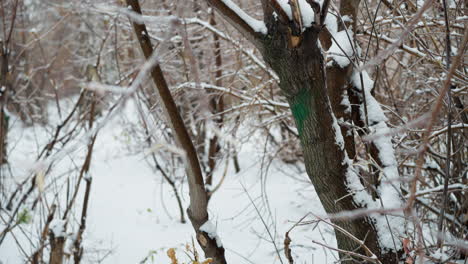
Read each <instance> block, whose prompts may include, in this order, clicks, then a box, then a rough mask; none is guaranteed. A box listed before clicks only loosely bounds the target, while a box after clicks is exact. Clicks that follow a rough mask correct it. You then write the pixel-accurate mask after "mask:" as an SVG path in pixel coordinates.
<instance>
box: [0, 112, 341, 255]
mask: <svg viewBox="0 0 468 264" xmlns="http://www.w3.org/2000/svg"><path fill="white" fill-rule="evenodd" d="M133 111H134V109H133V106H132V104H129V106H128V107H127V109H126V110H125V111H124V112H123V114H122V115H121V114H119V115H118V117H116V118H113V119H112V120H110V121H109V122H108V123H107V124H106V126H105V127H104V128H103V129H102V130H101V131H100V133H99V135H98V139H97V142H96V145H95V150H94V154H93V161H92V167H91V170H90V174H91V175H92V179H93V181H92V188H91V198H90V207H89V215H88V218H87V227H86V231H85V235H84V242H83V243H84V246H85V256H84V263H98V262H99V263H140V262H141V261H142V260H143V259H145V257H147V256H152V257H149V258H148V259H147V262H145V263H169V262H170V260H169V258H168V257H167V255H166V251H167V250H168V249H169V248H175V249H176V253H177V256H178V257H179V258H180V260H181V262H186V261H188V257H187V255H186V252H187V249H186V245H187V244H190V245H191V244H192V239H194V231H193V229H192V226H191V225H190V223H189V222H188V223H185V224H181V223H180V222H179V209H178V207H177V203H176V199H175V197H174V195H173V192H172V190H171V188H170V186H169V185H168V184H167V183H165V182H164V180H163V178H162V176H161V175H160V174H158V173H156V172H154V171H153V169H152V168H151V167H150V166H149V164H148V162H146V160H145V152H144V151H142V152H137V153H134V152H135V151H133V152H130V151H129V147H128V144H129V143H128V135H126V134H125V130H124V127H125V123H123V122H122V120H126V122H132V121H131V118H125V116H127V117H129V116H132V115H133V116H134V113H135V112H133ZM129 120H130V121H129ZM134 122H136V121H134ZM43 130H44V129H43V128H41V127H38V126H36V127H24V126H23V125H22V124H20V123H19V122H16V123H15V124H14V125H13V128H12V130H11V131H13V132H12V133H11V134H10V137H11V138H12V141H11V142H15V144H16V145H15V149H14V151H12V155H13V156H11V157H10V160H11V161H10V162H11V164H12V166H15V164H22V165H23V166H20V167H21V168H17V169H16V171H17V172H18V175H28V174H27V171H28V170H29V169H31V168H32V167H34V166H36V165H37V164H36V165H35V163H34V158H35V157H36V155H37V147H34V146H35V145H36V144H37V143H36V142H37V141H38V142H44V140H46V139H47V136H46V133H45V132H44V131H43ZM41 137H43V138H41ZM245 142H246V143H244V144H243V145H242V147H241V149H240V152H239V161H240V164H241V171H240V172H239V173H235V172H234V168H233V165H232V164H231V163H230V164H229V167H228V170H227V174H226V179H225V181H224V182H223V184H222V186H221V188H220V189H219V190H218V191H216V192H215V193H214V194H213V197H212V198H211V200H210V204H209V212H210V219H211V222H212V223H213V224H214V225H215V226H216V228H217V233H218V235H219V237H220V238H221V241H222V243H223V245H224V247H225V249H226V258H227V260H228V262H229V263H280V260H279V258H278V255H277V251H279V254H280V255H281V258H283V261H284V262H286V259H285V257H284V252H283V248H284V244H283V241H284V235H285V232H286V231H288V230H289V229H290V228H291V227H292V226H293V225H294V223H295V222H296V221H298V220H299V219H300V218H302V217H303V216H305V215H306V214H307V213H309V212H312V213H313V214H317V215H323V214H324V211H323V208H322V206H321V204H320V201H319V200H318V197H317V195H316V194H315V192H314V189H313V187H312V185H311V184H310V183H309V181H308V178H307V176H306V174H305V173H299V172H298V170H297V169H296V168H295V167H293V166H291V165H285V164H284V163H281V162H280V161H278V160H274V161H273V162H272V163H271V165H269V163H268V162H267V160H265V159H264V158H263V155H264V153H263V151H264V149H263V147H259V146H262V145H263V144H264V139H262V138H261V137H258V138H254V136H252V138H249V139H248V140H245ZM262 142H263V143H262ZM84 146H85V144H83V147H80V148H79V149H78V150H75V151H76V152H79V150H80V149H81V150H82V149H83V148H84ZM73 153H74V152H72V153H68V155H74V154H73ZM77 155H78V154H77ZM81 155H82V154H81ZM78 156H79V155H78ZM78 160H79V159H78ZM75 162H76V158H75ZM71 163H72V162H71V159H67V158H63V159H62V161H61V162H60V163H59V164H58V165H57V167H56V170H55V171H57V172H56V173H52V175H47V176H46V177H49V178H46V186H47V183H50V182H51V180H52V178H53V177H59V176H58V175H60V173H59V172H58V171H62V172H64V171H66V169H67V168H68V169H69V168H71V167H73V164H71ZM219 164H220V165H219V168H218V170H217V173H216V174H215V177H214V182H215V183H217V182H218V181H219V179H220V178H221V175H222V174H223V173H224V169H225V168H224V167H225V165H226V162H224V161H223V162H220V163H219ZM18 177H20V176H18ZM62 177H67V174H66V173H64V174H63V175H62ZM17 180H20V179H17ZM83 185H84V184H83ZM83 185H82V187H81V188H82V190H81V192H83V190H84V187H83ZM179 190H180V192H181V193H182V195H183V197H182V199H183V204H184V207H185V208H186V207H187V206H188V189H187V186H186V185H185V184H182V185H181V186H179ZM36 195H37V194H36ZM81 201H82V199H81V198H80V197H79V198H78V202H77V206H78V207H77V208H81ZM77 211H81V209H79V210H77ZM35 213H36V212H33V213H32V214H33V215H34V214H35ZM62 213H63V212H62ZM309 219H312V218H309ZM33 220H34V221H35V220H37V219H36V217H34V218H33ZM34 221H33V222H32V223H30V224H22V225H21V229H22V230H26V231H25V232H24V233H23V232H22V231H20V230H19V229H15V231H14V232H13V234H14V235H15V238H14V237H13V236H11V235H8V236H7V238H6V240H5V241H4V243H3V244H2V245H1V246H0V260H1V263H3V264H15V263H24V256H23V255H22V254H21V250H20V249H19V248H18V247H17V245H16V242H15V239H18V240H19V241H26V240H27V239H31V240H33V241H34V240H35V239H37V233H35V232H32V233H30V234H29V235H26V234H28V231H27V230H34ZM74 228H75V230H76V224H75V225H74ZM67 232H68V233H69V234H70V230H68V231H67ZM71 233H73V230H72V231H71ZM332 234H333V231H332V230H331V229H330V227H329V226H327V225H325V224H319V225H318V226H317V225H316V224H315V223H311V224H309V225H305V226H301V227H297V228H295V229H294V230H293V231H291V232H290V237H291V239H292V243H291V249H292V252H293V256H294V258H295V260H296V263H333V262H334V261H336V254H334V253H332V252H331V251H330V250H325V249H324V248H322V247H321V246H319V245H317V244H313V243H312V240H316V241H321V242H322V243H325V244H328V245H330V246H333V247H334V246H335V241H334V238H333V235H332ZM28 236H31V237H28ZM272 239H273V240H274V243H273V242H272ZM196 243H197V242H196V241H195V244H196ZM25 244H26V245H27V244H28V243H25ZM24 250H25V251H26V252H29V253H31V252H32V250H33V248H28V247H27V246H26V247H25V248H24ZM198 252H199V253H200V254H201V255H203V253H202V251H201V250H200V249H198Z"/></svg>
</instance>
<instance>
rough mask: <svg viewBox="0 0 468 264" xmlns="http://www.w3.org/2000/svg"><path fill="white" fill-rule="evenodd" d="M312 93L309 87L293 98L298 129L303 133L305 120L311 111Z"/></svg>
mask: <svg viewBox="0 0 468 264" xmlns="http://www.w3.org/2000/svg"><path fill="white" fill-rule="evenodd" d="M310 99H311V93H310V90H309V89H306V88H304V89H301V90H300V91H299V93H298V94H297V95H296V96H294V98H293V99H292V100H291V112H292V114H293V116H294V119H295V120H296V125H297V130H298V131H299V134H302V129H303V128H304V121H305V120H306V118H307V117H308V116H309V113H310Z"/></svg>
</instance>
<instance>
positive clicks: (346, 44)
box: [327, 24, 354, 68]
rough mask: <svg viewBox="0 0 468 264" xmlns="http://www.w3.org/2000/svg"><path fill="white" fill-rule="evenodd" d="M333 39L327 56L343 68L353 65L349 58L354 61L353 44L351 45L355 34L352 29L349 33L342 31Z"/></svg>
mask: <svg viewBox="0 0 468 264" xmlns="http://www.w3.org/2000/svg"><path fill="white" fill-rule="evenodd" d="M332 27H333V24H332ZM332 30H333V29H332ZM330 33H332V32H330ZM333 37H334V39H333V43H332V45H331V47H330V49H328V51H327V56H328V57H330V58H332V59H333V60H334V61H335V62H336V63H337V64H338V65H339V66H340V67H341V68H344V67H346V66H348V65H349V64H350V63H351V62H350V60H349V59H348V57H349V58H350V59H352V57H353V56H354V54H353V43H351V41H352V40H353V32H352V31H351V30H350V29H348V31H346V30H342V31H340V32H337V33H336V34H334V35H333ZM350 40H351V41H350Z"/></svg>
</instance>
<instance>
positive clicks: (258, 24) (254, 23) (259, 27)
mask: <svg viewBox="0 0 468 264" xmlns="http://www.w3.org/2000/svg"><path fill="white" fill-rule="evenodd" d="M221 1H222V2H223V3H224V4H225V5H226V6H228V7H229V8H231V9H232V11H234V12H235V13H236V14H237V15H238V16H239V17H241V18H242V19H243V20H244V21H245V22H246V23H247V24H248V25H249V26H250V27H251V28H252V29H253V30H254V31H255V32H260V33H262V34H267V33H268V30H267V28H266V26H265V23H264V22H263V21H260V20H257V19H254V18H252V17H251V16H249V15H248V14H247V13H246V12H244V10H242V9H241V8H240V7H238V6H237V5H236V4H235V3H234V2H232V1H231V0H221Z"/></svg>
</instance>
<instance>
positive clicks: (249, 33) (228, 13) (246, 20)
mask: <svg viewBox="0 0 468 264" xmlns="http://www.w3.org/2000/svg"><path fill="white" fill-rule="evenodd" d="M207 2H208V3H209V4H210V5H211V6H212V7H214V8H215V9H216V10H217V11H218V12H219V13H220V14H221V15H222V16H223V17H224V18H225V19H226V20H227V21H228V22H229V23H230V24H231V25H232V26H233V27H234V28H236V29H237V30H239V31H240V32H241V34H242V35H244V37H246V38H247V39H249V40H250V41H252V43H254V45H256V46H258V45H259V40H258V37H259V34H261V35H265V34H267V28H266V26H265V23H264V22H263V21H260V20H257V19H254V18H252V17H251V16H249V15H248V14H247V13H245V12H244V11H243V10H242V9H241V8H239V7H238V6H237V5H236V4H235V3H234V2H232V1H231V0H207Z"/></svg>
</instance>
